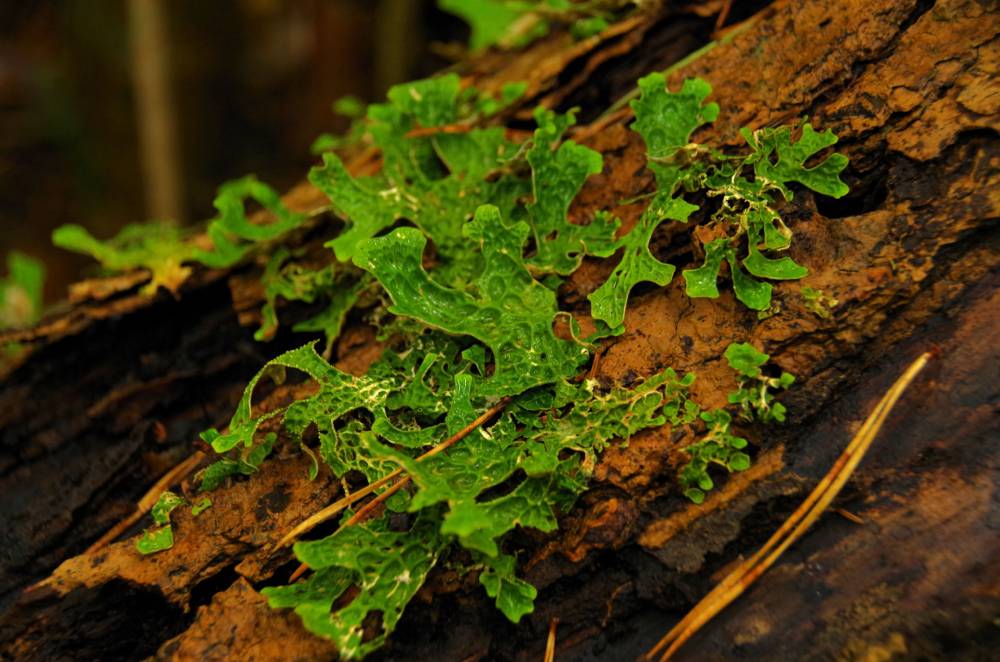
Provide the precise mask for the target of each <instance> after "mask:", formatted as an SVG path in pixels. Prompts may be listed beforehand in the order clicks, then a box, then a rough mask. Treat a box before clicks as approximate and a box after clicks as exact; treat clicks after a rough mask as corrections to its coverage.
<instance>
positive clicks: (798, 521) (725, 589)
mask: <svg viewBox="0 0 1000 662" xmlns="http://www.w3.org/2000/svg"><path fill="white" fill-rule="evenodd" d="M930 358H931V354H930V353H925V354H922V355H921V356H920V357H919V358H917V360H916V361H914V362H913V363H912V364H910V367H909V368H907V370H906V371H905V372H904V373H903V374H902V375H901V376H900V377H899V379H897V380H896V382H895V383H894V384H893V385H892V386H891V387H890V388H889V390H888V391H886V393H885V395H884V396H882V399H881V400H880V401H879V403H878V405H876V407H875V409H874V410H873V411H872V413H871V414H870V415H869V416H868V418H867V419H866V420H865V422H864V424H863V425H862V426H861V429H860V430H858V432H857V434H855V436H854V438H853V439H852V440H851V442H850V443H849V444H848V445H847V448H846V449H845V450H844V452H843V453H842V454H841V456H840V457H839V458H837V461H836V462H835V463H834V465H833V467H832V468H831V469H830V471H829V472H827V474H826V475H825V476H824V477H823V479H822V480H820V482H819V484H818V485H816V488H815V489H814V490H813V491H812V492H811V493H810V494H809V496H808V497H807V498H806V500H805V501H803V502H802V504H801V505H800V506H799V507H798V508H797V509H796V510H795V512H794V513H792V515H791V517H789V518H788V520H786V521H785V522H784V524H782V525H781V527H780V528H779V529H778V530H777V531H776V532H775V533H774V535H773V536H771V538H770V539H768V541H767V542H766V543H765V544H764V546H763V547H761V548H760V549H759V550H758V551H757V552H756V553H755V554H754V555H753V556H751V557H750V558H749V559H747V560H746V561H744V562H743V563H741V564H740V565H739V566H737V568H736V569H735V570H734V571H733V572H732V573H730V574H729V575H728V576H727V577H726V578H725V579H723V580H722V581H721V582H720V583H719V584H718V585H717V586H716V587H715V588H714V589H712V591H710V592H709V593H708V595H706V596H705V597H704V598H702V600H701V601H700V602H699V603H698V604H697V605H695V607H694V608H693V609H692V610H691V611H690V612H689V613H688V614H687V616H685V617H684V618H683V619H681V621H680V622H679V623H677V625H675V626H674V627H673V629H671V630H670V632H668V633H667V634H666V635H665V636H664V637H663V639H661V640H660V641H659V643H657V644H656V646H654V647H653V648H652V649H651V650H650V651H649V652H648V653H646V655H645V656H644V657H643V659H644V660H647V661H649V660H653V659H655V657H656V656H657V655H659V654H660V652H661V651H663V654H662V655H661V656H660V658H659V659H660V662H665V661H666V660H669V659H670V658H671V657H673V655H674V653H676V652H677V650H678V649H679V648H680V647H681V646H682V645H684V643H685V642H686V641H687V640H688V639H690V638H691V637H693V636H694V635H695V633H697V632H698V630H700V629H701V627H702V626H703V625H704V624H705V623H707V622H708V621H709V620H710V619H711V618H712V617H714V616H715V615H716V614H718V613H719V612H720V611H722V610H723V609H724V608H725V607H726V606H728V605H729V604H730V603H731V602H733V601H734V600H735V599H736V598H738V597H739V596H740V595H741V594H742V593H743V592H745V591H746V590H747V589H748V588H749V587H750V585H751V584H753V582H754V581H756V580H757V578H758V577H760V576H761V575H762V574H763V573H764V572H765V571H766V570H767V569H768V568H769V567H771V566H772V565H773V564H774V563H775V561H777V559H778V557H780V556H781V555H782V554H783V553H784V551H785V550H786V549H788V547H789V546H790V545H791V544H792V543H794V542H795V541H796V540H798V539H799V538H800V537H801V536H802V535H803V534H804V533H805V531H806V530H807V529H808V528H809V527H810V526H811V525H812V524H813V523H814V522H815V521H816V520H817V519H818V518H819V516H820V515H821V514H822V513H823V511H824V510H826V509H827V507H828V506H829V505H830V503H831V502H832V501H833V500H834V499H835V498H836V496H837V495H838V494H839V493H840V491H841V489H843V487H844V484H845V483H846V482H847V480H848V479H849V478H850V477H851V474H852V473H854V470H855V469H856V468H857V466H858V463H859V462H860V461H861V458H863V457H864V455H865V453H866V452H867V450H868V448H869V447H870V446H871V444H872V441H874V439H875V436H876V435H877V434H878V432H879V430H880V429H881V428H882V425H883V424H884V423H885V419H886V418H887V417H888V415H889V412H890V411H892V408H893V407H894V406H895V404H896V403H897V402H898V401H899V398H900V397H901V396H902V395H903V392H904V391H906V389H907V387H909V385H910V384H911V383H912V382H913V380H914V379H915V378H916V376H917V375H918V374H919V373H920V371H921V370H923V369H924V367H925V366H926V365H927V362H928V361H929V360H930ZM772 550H773V551H772Z"/></svg>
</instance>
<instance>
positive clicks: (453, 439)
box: [274, 397, 510, 583]
mask: <svg viewBox="0 0 1000 662" xmlns="http://www.w3.org/2000/svg"><path fill="white" fill-rule="evenodd" d="M509 403H510V398H509V397H507V398H501V399H500V401H499V402H497V403H496V404H495V405H493V406H492V407H490V408H489V409H487V410H486V411H484V412H483V413H482V414H480V415H479V416H478V417H477V418H476V420H474V421H472V422H471V423H469V424H468V425H466V426H465V427H464V428H462V429H461V430H459V431H458V432H456V433H455V434H453V435H451V436H450V437H448V438H447V439H445V440H444V441H442V442H441V443H440V444H438V445H437V446H434V447H433V448H431V449H430V450H429V451H427V452H426V453H424V454H423V455H420V456H419V457H417V460H416V461H417V462H420V461H422V460H426V459H427V458H429V457H433V456H434V455H437V454H438V453H441V452H443V451H445V450H447V449H449V448H451V447H452V446H454V445H455V444H456V443H458V442H459V441H461V440H462V439H465V438H466V437H467V436H469V433H470V432H472V431H473V430H475V429H476V428H478V427H479V426H480V425H482V424H483V423H485V422H486V421H488V420H490V419H491V418H493V417H494V416H496V415H497V414H499V413H500V412H501V411H503V409H504V407H506V406H507V405H508V404H509ZM401 473H403V470H402V469H396V470H395V471H393V472H392V473H391V474H389V475H388V476H386V477H384V478H381V479H380V480H378V481H376V482H374V483H372V484H371V485H368V486H367V487H365V488H363V489H360V490H358V491H357V492H354V493H353V494H351V495H350V496H347V497H344V498H343V499H340V500H339V501H337V502H335V503H333V504H331V505H329V506H327V507H326V508H324V509H323V510H321V511H319V512H317V513H315V514H314V515H312V516H310V517H309V518H308V519H306V520H305V521H303V522H302V523H301V524H299V525H298V526H296V527H295V528H294V529H292V531H291V532H289V533H288V535H286V536H285V537H284V538H282V539H281V541H280V542H278V544H277V545H275V546H274V549H275V550H277V549H278V548H280V547H284V546H285V545H287V544H288V543H290V542H292V541H293V540H295V539H296V538H297V537H299V536H300V535H302V534H303V533H305V532H307V531H309V530H311V529H313V528H315V527H316V526H318V525H320V524H322V523H323V522H325V521H327V520H328V519H330V518H331V517H333V516H334V515H336V514H337V513H339V512H340V511H341V510H343V509H344V508H346V507H347V506H349V505H351V504H352V503H355V502H356V501H358V500H359V499H361V498H363V497H365V496H368V495H369V494H371V493H372V492H374V491H375V490H377V489H378V488H380V487H382V486H383V485H385V484H386V483H388V482H389V481H391V480H392V479H394V478H396V477H397V476H399V475H400V474H401ZM409 482H410V477H409V476H404V477H403V478H402V480H399V481H397V482H396V483H394V484H393V485H392V487H390V488H389V489H387V490H386V491H385V492H383V493H382V494H380V495H379V496H377V497H376V498H374V499H372V501H371V502H370V503H368V504H366V505H365V506H364V507H363V508H361V509H360V510H359V511H358V512H356V513H355V514H354V515H353V516H352V517H351V518H350V519H349V520H348V521H347V522H345V524H344V525H345V526H353V525H354V524H357V523H358V522H361V521H363V519H364V518H365V517H367V515H368V513H370V512H371V511H372V509H373V508H375V507H376V506H377V505H378V504H380V503H382V502H384V501H385V500H386V499H388V498H389V497H390V496H392V495H393V494H395V493H396V492H398V491H399V490H400V489H402V488H403V486H404V485H406V484H407V483H409ZM307 569H308V568H307V566H306V565H305V564H302V565H300V566H299V567H298V568H296V570H295V572H293V573H292V576H291V577H290V578H289V579H288V582H289V583H292V582H294V581H295V580H296V579H298V578H299V577H301V576H302V575H303V573H305V571H306V570H307Z"/></svg>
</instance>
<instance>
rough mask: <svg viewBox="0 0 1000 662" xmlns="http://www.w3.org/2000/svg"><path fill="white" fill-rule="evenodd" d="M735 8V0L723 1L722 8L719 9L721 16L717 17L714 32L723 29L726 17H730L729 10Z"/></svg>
mask: <svg viewBox="0 0 1000 662" xmlns="http://www.w3.org/2000/svg"><path fill="white" fill-rule="evenodd" d="M732 8H733V0H725V2H723V3H722V10H721V11H719V17H718V18H716V19H715V29H714V30H713V33H716V32H718V31H719V30H721V29H722V26H723V25H725V24H726V19H727V18H729V10H730V9H732Z"/></svg>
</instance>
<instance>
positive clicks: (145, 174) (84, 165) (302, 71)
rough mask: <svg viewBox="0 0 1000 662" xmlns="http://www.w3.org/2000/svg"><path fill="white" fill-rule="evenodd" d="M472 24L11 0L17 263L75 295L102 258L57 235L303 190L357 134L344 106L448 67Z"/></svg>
mask: <svg viewBox="0 0 1000 662" xmlns="http://www.w3.org/2000/svg"><path fill="white" fill-rule="evenodd" d="M467 30H468V29H467V27H466V26H465V24H464V23H463V22H462V21H461V20H459V19H457V18H455V17H454V16H451V15H447V14H443V13H441V12H439V11H438V10H437V9H436V7H435V2H434V0H0V256H2V255H6V254H7V252H8V251H10V250H18V251H21V252H24V253H26V254H28V255H31V256H32V257H35V258H38V259H40V260H42V261H43V262H44V263H45V266H46V268H47V271H48V274H47V279H46V283H45V299H46V300H47V301H53V300H56V299H59V298H61V297H62V296H63V295H64V293H65V289H66V286H67V285H68V284H69V283H70V282H72V281H74V280H76V279H78V278H80V277H81V276H83V275H85V274H86V272H87V269H88V268H93V261H92V260H89V259H88V258H85V257H83V256H78V255H73V254H70V253H67V252H65V251H62V250H59V249H56V248H54V247H53V246H52V244H51V242H50V235H51V232H52V230H53V229H54V228H55V227H57V226H59V225H62V224H65V223H77V224H80V225H83V226H85V227H86V228H88V229H89V230H91V231H92V232H93V234H94V235H95V236H97V237H99V238H106V237H109V236H111V235H113V234H115V233H116V232H117V231H118V229H120V228H121V227H122V226H123V225H125V224H127V223H131V222H136V221H142V220H147V219H154V218H155V219H175V220H177V221H178V222H179V223H192V222H197V221H200V220H204V219H207V218H209V217H211V216H212V215H213V213H214V209H213V208H212V199H213V197H214V195H215V190H216V187H217V186H218V185H219V184H220V183H222V182H223V181H225V180H227V179H231V178H234V177H238V176H241V175H244V174H248V173H255V174H257V175H258V176H259V177H260V178H261V179H263V180H264V181H265V182H267V183H269V184H271V185H272V186H274V187H275V188H277V189H279V190H283V189H286V188H287V187H289V186H291V185H292V184H294V183H296V182H297V181H299V180H301V179H302V178H303V177H304V176H305V173H306V171H307V169H308V167H309V166H310V164H312V163H313V162H314V161H315V157H314V156H313V155H312V154H311V153H310V150H309V147H310V145H311V144H312V142H313V140H314V139H315V138H316V137H317V136H318V135H319V134H321V133H324V132H331V133H339V132H341V131H343V130H344V129H345V128H346V127H347V124H348V120H346V119H345V118H344V117H341V116H337V115H335V114H334V113H333V112H332V110H331V103H332V102H333V101H334V100H336V99H338V98H340V97H342V96H344V95H348V94H350V95H354V96H356V97H358V98H359V99H361V100H362V101H371V100H378V99H380V98H382V96H383V95H384V93H385V90H386V89H387V88H388V86H390V85H392V84H394V83H397V82H402V81H404V80H410V79H413V78H418V77H422V76H425V75H429V74H431V73H433V72H434V71H436V70H438V69H440V68H442V67H444V66H447V65H448V64H450V62H449V61H448V60H447V59H445V58H443V57H441V56H440V55H438V54H439V53H441V52H444V51H447V50H448V45H453V44H456V43H459V42H461V43H464V41H465V39H466V38H467V36H468V31H467ZM0 271H3V267H2V266H0Z"/></svg>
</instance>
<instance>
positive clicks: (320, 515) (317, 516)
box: [274, 469, 403, 550]
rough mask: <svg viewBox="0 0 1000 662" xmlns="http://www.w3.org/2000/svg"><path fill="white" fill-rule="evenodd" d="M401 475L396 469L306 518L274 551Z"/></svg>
mask: <svg viewBox="0 0 1000 662" xmlns="http://www.w3.org/2000/svg"><path fill="white" fill-rule="evenodd" d="M401 473H403V470H402V469H396V470H395V471H393V472H392V473H391V474H389V475H388V476H385V477H384V478H380V479H379V480H377V481H375V482H374V483H371V484H370V485H367V486H365V487H363V488H361V489H360V490H358V491H356V492H352V493H350V494H348V495H347V496H345V497H344V498H343V499H339V500H337V501H334V502H333V503H331V504H330V505H329V506H327V507H326V508H324V509H323V510H319V511H317V512H315V513H313V514H312V515H310V516H309V517H308V518H306V519H305V520H303V521H302V523H300V524H299V525H298V526H296V527H295V528H294V529H292V530H291V531H289V532H288V534H287V535H286V536H285V537H284V538H282V539H281V540H279V541H278V544H276V545H275V546H274V550H277V549H280V548H282V547H284V546H285V545H287V544H289V543H290V542H292V541H293V540H295V539H296V538H298V537H299V536H301V535H302V534H304V533H308V532H309V531H312V530H313V529H314V528H316V527H317V526H319V525H320V524H322V523H323V522H325V521H327V520H328V519H330V518H331V517H333V516H334V515H336V514H337V513H339V512H340V511H342V510H344V509H345V508H347V507H348V506H350V505H352V504H353V503H355V502H357V501H360V500H361V499H364V498H365V497H366V496H368V495H369V494H371V493H372V492H374V491H375V490H377V489H379V488H380V487H382V486H383V485H385V484H386V483H388V482H390V481H391V480H392V479H393V478H395V477H396V476H398V475H399V474H401Z"/></svg>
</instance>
